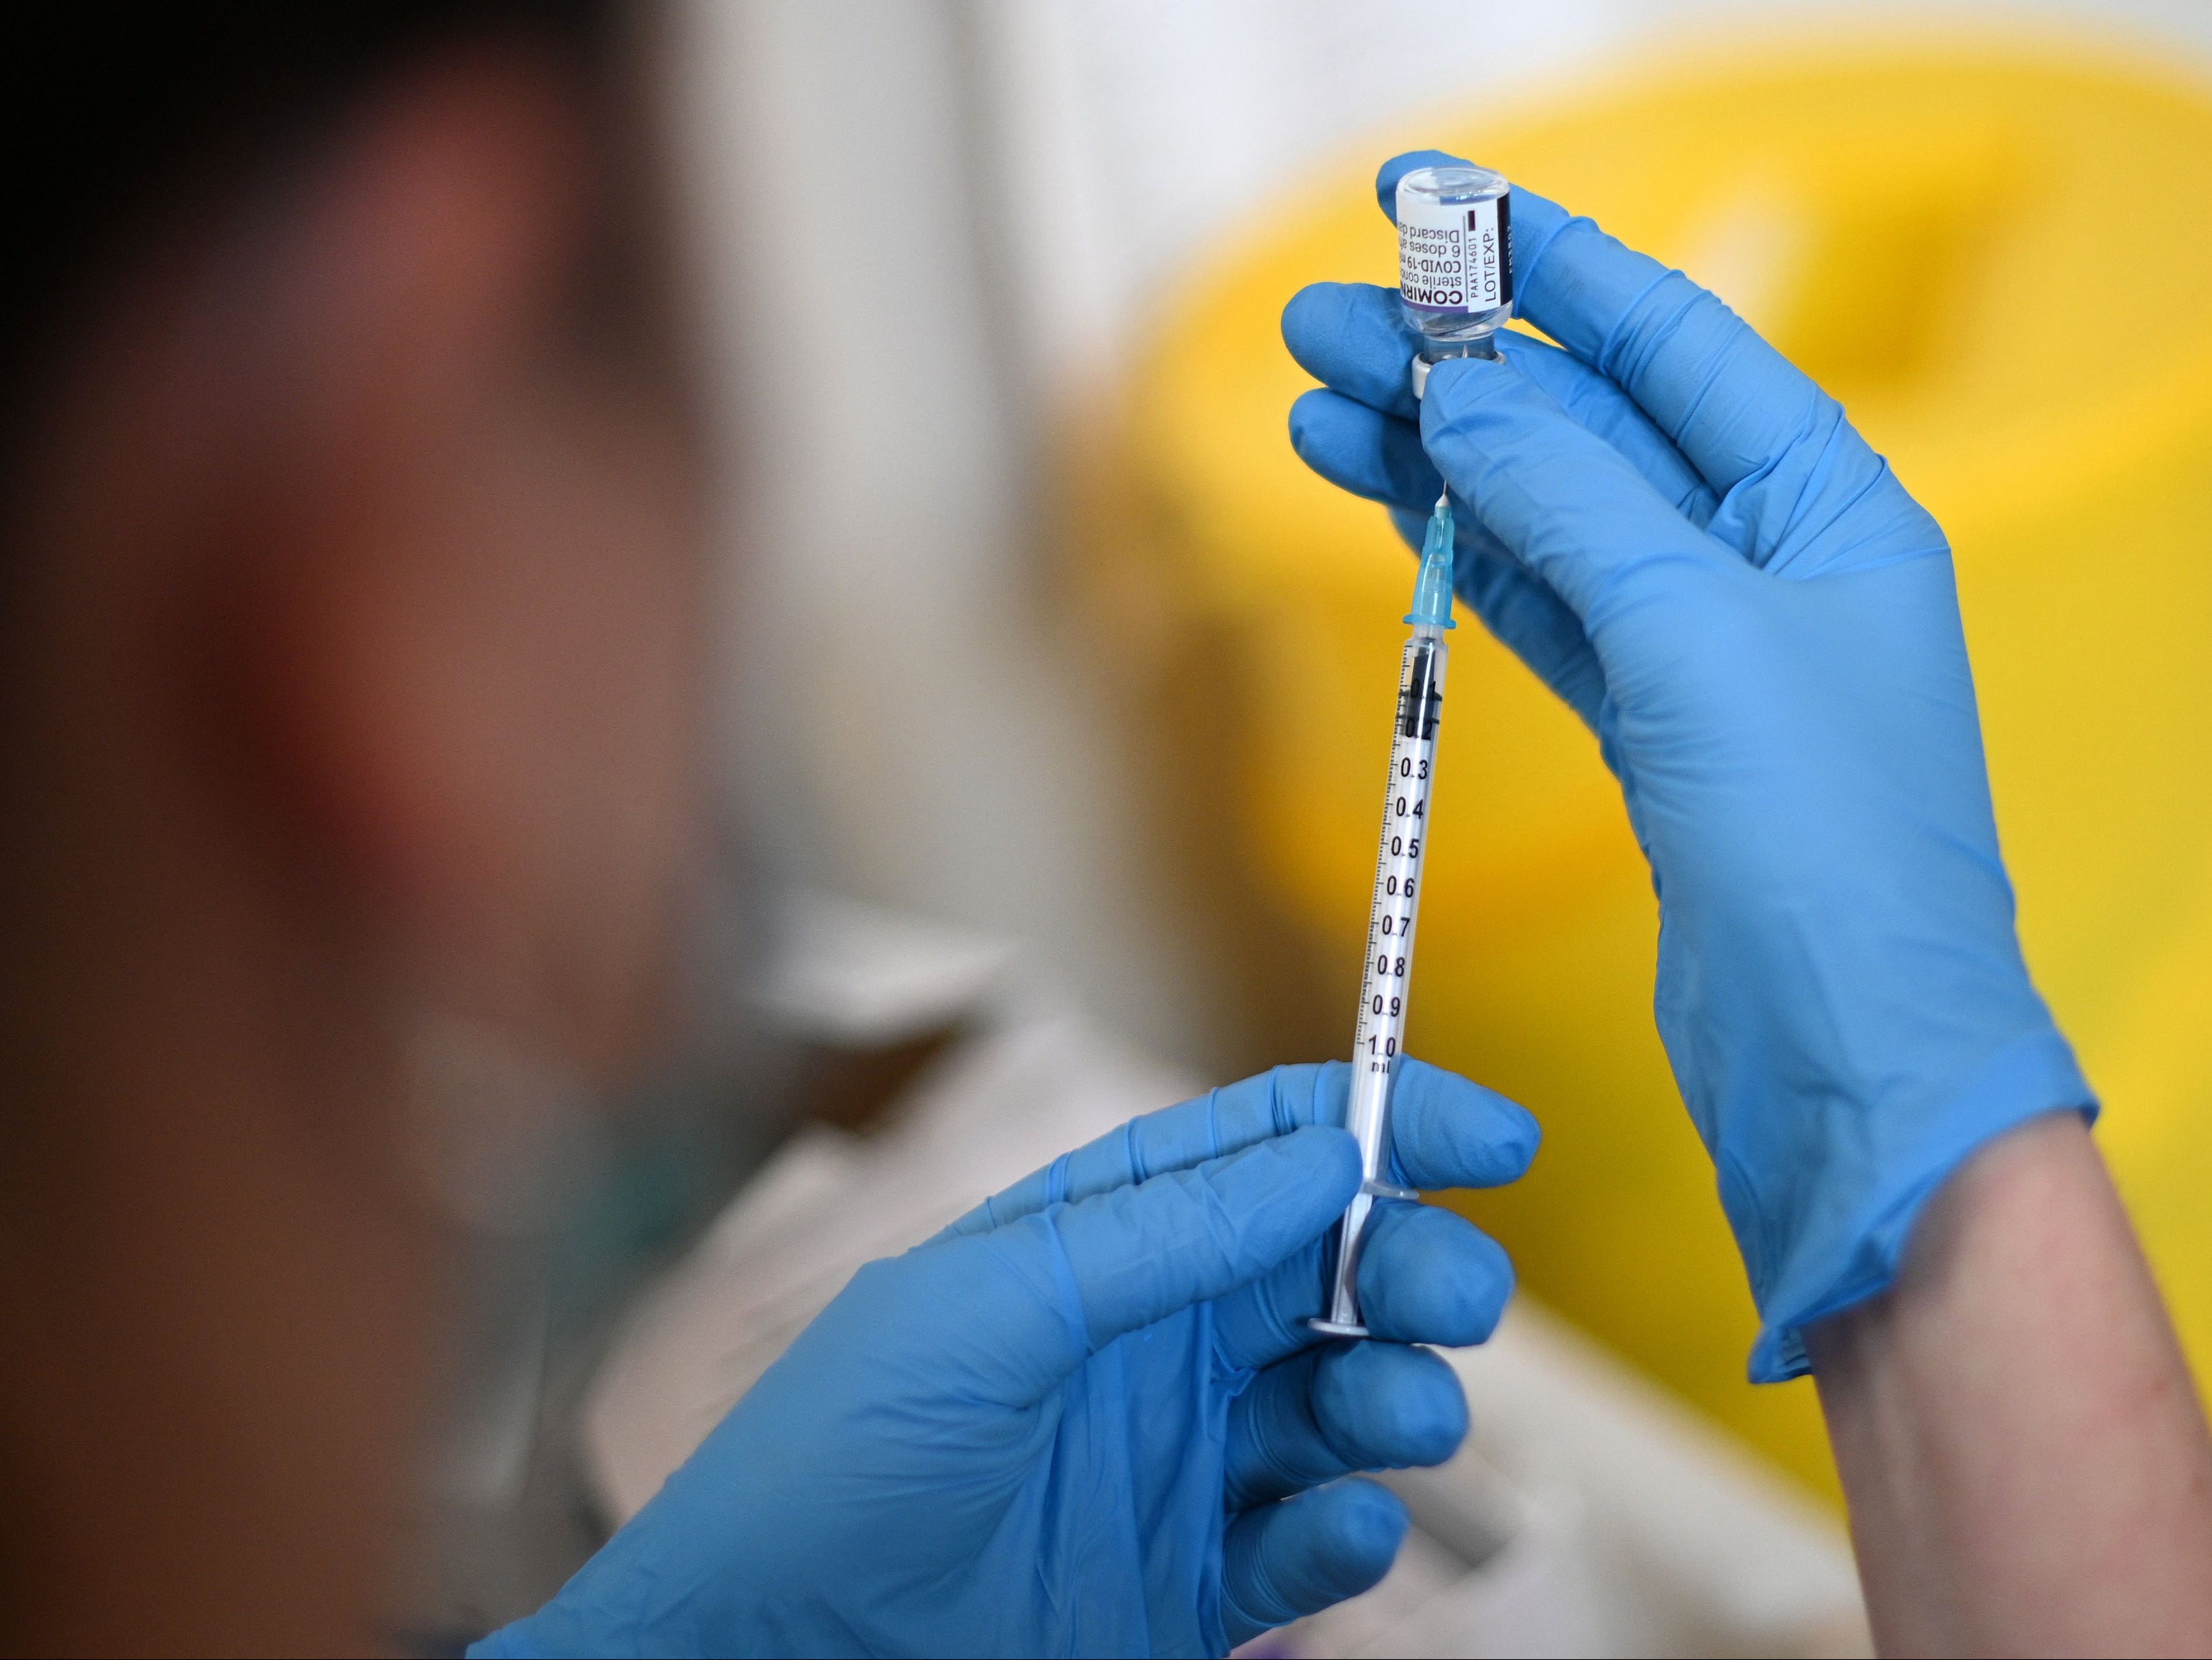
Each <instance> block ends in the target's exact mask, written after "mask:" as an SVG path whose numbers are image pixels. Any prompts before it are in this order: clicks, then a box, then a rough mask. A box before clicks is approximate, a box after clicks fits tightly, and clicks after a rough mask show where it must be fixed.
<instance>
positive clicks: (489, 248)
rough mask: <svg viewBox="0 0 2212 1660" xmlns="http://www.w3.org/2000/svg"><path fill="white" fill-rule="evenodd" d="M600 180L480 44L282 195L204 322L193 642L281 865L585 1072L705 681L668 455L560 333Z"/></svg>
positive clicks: (611, 380) (646, 975) (677, 807)
mask: <svg viewBox="0 0 2212 1660" xmlns="http://www.w3.org/2000/svg"><path fill="white" fill-rule="evenodd" d="M593 161H594V156H593V154H592V149H591V148H590V145H589V143H588V138H587V133H586V128H585V126H584V125H583V122H582V119H581V117H580V106H579V99H578V95H577V93H576V90H575V88H574V87H573V86H572V85H571V84H570V83H569V82H568V80H567V79H566V78H565V77H564V76H562V74H561V73H559V72H558V71H557V70H555V69H553V68H552V67H551V66H550V65H548V64H545V63H544V62H543V61H541V60H539V59H538V58H534V57H532V56H530V55H527V54H524V53H503V52H499V51H496V50H492V49H489V48H486V49H478V50H477V51H474V52H467V53H463V54H459V55H457V56H455V57H454V58H452V59H450V60H448V61H447V62H445V63H443V64H439V65H437V66H435V68H434V69H432V70H428V71H426V72H424V73H422V74H421V75H419V76H416V77H413V78H412V79H410V80H408V81H406V82H402V83H400V84H399V85H398V86H396V87H395V88H392V91H391V92H390V93H389V94H386V95H384V96H382V97H380V99H378V100H376V101H374V103H373V104H372V105H370V106H368V107H367V108H366V109H364V110H362V111H361V112H359V113H358V114H357V116H356V119H354V120H353V121H352V122H351V123H350V124H349V126H348V127H347V128H346V130H345V131H343V133H342V134H341V135H340V136H339V137H338V138H337V141H336V142H335V143H334V144H333V145H332V146H331V152H330V153H329V154H328V155H325V156H322V157H319V158H315V159H313V160H311V161H309V163H308V164H307V166H306V167H302V168H301V169H300V170H299V172H298V174H297V176H296V177H295V178H294V179H291V180H289V183H288V186H287V189H288V192H289V200H288V202H287V204H286V217H285V220H284V222H283V226H282V228H280V230H279V232H278V234H276V235H275V236H274V237H273V238H270V239H268V240H267V241H266V242H265V244H264V246H263V247H262V248H261V250H260V252H259V253H258V255H257V258H255V260H254V261H253V263H252V268H251V269H250V270H249V271H247V272H246V275H245V276H244V277H242V278H241V279H240V282H239V283H238V284H237V287H236V289H235V292H234V293H232V294H230V295H228V296H226V303H223V304H220V305H218V306H217V307H216V313H217V314H218V315H220V316H221V317H222V322H221V324H220V328H221V330H222V337H223V339H224V342H225V347H224V357H225V361H224V362H223V364H222V368H221V370H220V372H219V374H218V376H217V378H218V379H219V380H221V381H222V383H223V391H224V392H225V394H226V396H225V398H223V399H222V400H221V401H219V402H218V403H217V404H216V405H215V407H216V408H217V409H218V410H223V411H228V412H229V413H228V414H223V415H219V416H218V418H219V419H226V420H230V421H232V422H233V423H234V427H235V429H234V430H230V431H228V432H226V433H225V434H224V435H223V441H224V443H225V445H226V447H229V448H231V449H232V450H233V457H232V465H230V466H229V468H228V471H227V476H228V480H229V481H230V482H229V483H228V491H227V493H228V497H229V499H228V501H227V502H225V503H224V505H223V509H222V512H221V514H219V516H218V522H219V523H220V524H222V526H226V527H228V529H229V530H230V532H232V533H231V535H230V536H229V537H228V544H227V545H226V547H225V548H224V550H223V557H222V569H221V570H220V574H219V575H218V577H217V579H216V581H217V591H218V592H219V593H221V594H222V601H221V602H220V603H218V604H217V605H215V606H213V607H212V608H211V610H212V611H213V613H214V614H215V615H216V617H219V618H220V619H221V623H222V625H221V626H220V627H216V628H214V629H210V631H209V633H208V635H207V642H208V643H207V648H208V649H209V650H210V651H211V652H215V653H218V654H224V655H226V656H228V657H229V658H230V659H231V660H230V661H228V662H227V663H224V664H222V665H219V666H217V668H218V673H217V675H216V678H217V679H218V680H219V681H220V682H221V683H222V684H225V685H227V686H228V688H229V689H230V695H229V696H228V698H227V699H226V700H224V701H223V707H222V711H221V714H220V715H219V720H220V721H222V723H223V725H224V726H225V727H226V728H227V730H226V732H225V741H226V743H227V745H228V747H230V748H231V749H233V750H234V751H235V752H236V754H238V755H239V756H241V757H244V758H245V759H246V760H247V761H248V762H249V763H251V764H250V765H249V766H247V767H246V768H245V769H240V775H241V776H244V777H247V778H250V779H251V780H252V781H254V784H255V787H257V788H258V789H259V790H260V791H261V792H262V793H263V804H264V805H265V806H267V807H269V808H270V809H272V810H273V811H274V812H275V814H276V818H277V820H278V821H279V822H280V824H281V826H282V829H283V832H284V834H285V836H287V837H288V838H290V839H291V841H292V844H293V845H294V846H295V848H296V850H297V852H298V854H300V856H301V858H302V860H304V862H305V863H307V865H309V866H313V867H314V868H315V869H317V870H318V871H321V872H325V873H331V874H334V875H335V876H336V877H337V879H338V881H339V883H340V885H342V887H343V889H344V890H345V891H348V892H349V893H350V894H351V895H352V896H353V897H355V898H356V899H358V900H359V901H361V902H362V903H364V904H365V905H366V906H367V907H368V909H370V910H371V911H373V912H374V913H377V914H379V915H381V916H382V917H383V918H384V919H385V920H386V921H388V922H389V923H391V924H392V938H393V939H395V940H396V941H397V942H398V946H399V947H400V949H401V950H402V952H404V953H405V954H406V955H407V956H408V957H409V958H410V964H409V971H410V972H412V973H416V974H418V975H420V976H424V977H425V978H426V979H427V981H428V985H427V987H426V990H427V992H428V994H429V995H431V996H433V997H434V998H435V999H437V1000H440V1001H441V1002H442V1003H444V1004H446V1005H447V1006H451V1007H454V1008H458V1009H460V1010H462V1011H464V1012H468V1013H470V1014H473V1015H476V1016H478V1017H482V1018H491V1019H494V1020H497V1021H500V1022H502V1023H505V1024H507V1025H513V1026H518V1027H521V1028H525V1029H527V1030H528V1031H529V1032H530V1033H531V1035H532V1036H533V1037H552V1038H553V1039H554V1040H555V1041H557V1042H559V1043H562V1046H563V1047H565V1048H568V1049H571V1050H572V1051H574V1052H577V1053H578V1054H579V1055H580V1058H584V1059H586V1060H592V1059H598V1058H602V1057H603V1056H604V1055H605V1053H606V1052H607V1051H609V1050H610V1049H615V1048H618V1047H619V1046H620V1044H621V1043H622V1042H623V1038H624V1036H625V1034H626V1033H628V1032H629V1031H631V1030H632V1029H634V1026H635V1017H636V1015H637V1014H638V1013H639V1012H640V1006H641V1004H642V1003H643V1002H644V1001H645V1000H647V999H649V998H650V996H651V995H652V993H653V990H654V989H655V987H654V984H653V975H654V971H655V970H656V968H657V967H658V966H659V957H660V953H661V951H662V947H663V946H664V945H665V932H666V928H667V926H668V924H669V921H670V911H671V893H672V889H673V885H674V882H675V879H676V878H677V876H678V866H679V864H680V860H681V854H682V852H683V840H684V833H685V830H686V828H687V826H688V824H689V823H690V806H691V802H690V800H689V792H690V783H691V777H690V761H691V751H690V743H691V739H692V736H693V733H692V729H691V716H692V702H693V690H694V688H693V685H692V678H693V676H694V673H695V672H696V664H697V654H696V650H695V649H694V642H693V640H692V631H693V628H694V626H695V607H694V605H693V603H692V595H691V593H690V583H691V581H692V578H693V575H694V573H693V570H692V559H691V554H692V548H691V545H690V533H691V526H690V523H689V517H688V514H689V508H690V502H689V498H688V494H687V491H686V488H685V485H686V482H687V481H686V480H685V478H684V476H683V467H682V461H681V453H682V447H681V446H680V445H679V444H678V443H677V442H675V441H674V439H673V435H672V432H671V423H670V417H669V415H668V413H667V411H666V410H665V408H660V407H656V404H655V400H654V399H653V397H652V395H651V392H650V389H649V388H647V387H642V386H640V384H639V383H638V381H637V380H636V378H635V376H633V375H628V374H624V373H623V370H622V366H621V365H620V364H619V363H617V362H613V361H611V357H610V356H609V355H608V354H607V353H606V352H605V351H593V350H587V349H586V344H584V339H583V337H582V335H581V333H580V328H579V325H578V323H577V321H576V308H577V292H576V291H577V289H578V288H579V286H580V277H581V274H582V268H583V267H584V265H586V256H587V252H589V250H590V246H591V245H590V235H591V228H592V222H593V215H594V200H595V192H597V191H598V190H599V188H601V181H600V180H599V179H597V178H595V177H594V176H593V173H592V162H593ZM239 295H251V296H252V301H253V303H252V305H251V306H249V307H245V308H244V310H243V313H241V309H240V307H239V306H237V305H236V304H234V303H228V301H235V300H236V299H237V298H238V296H239ZM206 402H207V400H205V399H204V398H200V399H194V400H191V404H192V406H193V407H200V406H203V405H204V404H206Z"/></svg>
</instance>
